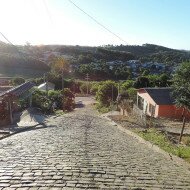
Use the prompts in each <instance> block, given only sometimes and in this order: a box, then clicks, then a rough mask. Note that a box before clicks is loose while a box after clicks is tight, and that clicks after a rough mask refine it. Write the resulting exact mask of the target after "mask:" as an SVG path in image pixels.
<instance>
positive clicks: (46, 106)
mask: <svg viewBox="0 0 190 190" xmlns="http://www.w3.org/2000/svg"><path fill="white" fill-rule="evenodd" d="M63 94H64V101H63ZM54 102H55V103H56V109H62V110H63V111H71V110H73V109H74V94H73V93H72V92H71V91H70V90H69V89H68V88H65V89H64V93H63V92H62V91H53V90H51V91H49V92H48V94H47V93H46V91H41V90H37V89H36V90H35V91H34V93H33V96H32V104H33V106H34V107H38V108H40V109H41V110H42V111H43V112H45V113H52V112H53V111H54V110H53V106H52V105H53V103H54Z"/></svg>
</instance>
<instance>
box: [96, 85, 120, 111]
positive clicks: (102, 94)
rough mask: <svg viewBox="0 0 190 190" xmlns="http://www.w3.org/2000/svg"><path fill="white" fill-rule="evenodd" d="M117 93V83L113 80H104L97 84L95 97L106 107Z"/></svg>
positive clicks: (114, 98)
mask: <svg viewBox="0 0 190 190" xmlns="http://www.w3.org/2000/svg"><path fill="white" fill-rule="evenodd" d="M117 95H118V89H117V85H116V83H115V82H114V81H105V82H104V83H103V84H102V85H100V86H99V88H98V92H97V93H96V99H97V100H98V102H99V103H100V105H102V106H105V107H108V106H110V104H111V102H112V101H115V100H116V98H117Z"/></svg>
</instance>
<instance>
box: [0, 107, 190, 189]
mask: <svg viewBox="0 0 190 190" xmlns="http://www.w3.org/2000/svg"><path fill="white" fill-rule="evenodd" d="M0 189H3V190H6V189H7V190H9V189H10V190H11V189H18V190H20V189H22V190H27V189H31V190H36V189H40V190H41V189H44V190H45V189H155V190H156V189H185V190H186V189H190V171H189V170H188V169H187V168H186V167H185V165H183V164H182V163H181V164H179V163H177V162H175V161H173V160H171V159H168V158H166V157H165V156H164V155H163V154H161V153H158V152H156V151H154V150H153V149H152V148H149V147H148V146H146V144H142V143H139V142H138V141H137V140H136V139H135V138H134V137H132V136H129V135H127V134H126V133H124V132H122V131H120V130H119V129H118V128H117V127H116V126H113V125H111V123H110V122H109V121H108V120H106V119H104V118H102V117H100V116H98V114H97V113H96V112H95V111H94V110H93V109H92V108H91V106H86V107H84V108H80V109H77V110H76V111H74V112H72V113H69V114H66V115H64V116H59V117H54V118H52V119H50V120H49V122H48V125H47V127H46V126H41V127H38V128H36V129H35V128H34V129H32V130H30V131H26V132H22V133H19V134H16V135H13V136H10V137H8V138H6V139H3V140H1V141H0Z"/></svg>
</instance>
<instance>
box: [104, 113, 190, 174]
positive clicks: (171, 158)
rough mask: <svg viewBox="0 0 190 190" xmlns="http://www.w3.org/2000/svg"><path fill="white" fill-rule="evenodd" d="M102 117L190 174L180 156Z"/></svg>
mask: <svg viewBox="0 0 190 190" xmlns="http://www.w3.org/2000/svg"><path fill="white" fill-rule="evenodd" d="M101 117H102V118H105V119H107V120H108V121H110V122H111V124H112V125H113V126H116V127H117V128H118V129H119V130H121V131H122V132H124V133H126V134H128V135H130V136H132V137H133V138H135V139H137V140H138V141H139V142H140V143H142V144H145V145H146V146H148V147H149V148H151V149H153V150H154V151H156V152H158V153H161V154H163V155H164V156H165V157H166V158H167V159H168V160H171V161H174V162H177V163H178V164H180V165H183V166H185V167H186V168H187V169H188V170H189V172H190V164H189V163H188V162H186V161H185V160H183V159H182V158H180V157H178V156H175V155H173V154H170V153H168V152H166V151H164V150H163V149H161V148H160V147H159V146H157V145H155V144H153V143H151V142H149V141H146V140H145V139H143V138H142V137H140V136H139V135H137V134H136V133H134V132H132V131H130V130H129V129H126V128H125V127H123V126H121V125H120V124H117V123H116V122H115V121H113V120H112V119H110V118H108V116H101Z"/></svg>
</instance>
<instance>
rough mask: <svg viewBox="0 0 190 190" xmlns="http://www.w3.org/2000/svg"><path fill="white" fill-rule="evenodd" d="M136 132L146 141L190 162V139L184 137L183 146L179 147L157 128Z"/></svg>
mask: <svg viewBox="0 0 190 190" xmlns="http://www.w3.org/2000/svg"><path fill="white" fill-rule="evenodd" d="M134 132H136V133H137V134H138V135H139V136H141V137H142V138H144V139H145V140H147V141H150V142H151V143H153V144H155V145H157V146H159V147H160V148H161V149H163V150H165V151H166V152H168V153H171V154H174V155H176V156H178V157H180V158H183V159H185V160H186V161H188V162H190V137H184V138H183V139H182V142H183V144H180V145H179V144H174V143H172V142H171V141H170V139H169V138H168V136H167V135H165V134H164V133H162V132H160V131H158V130H157V129H155V128H150V129H148V130H144V131H138V130H134Z"/></svg>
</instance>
